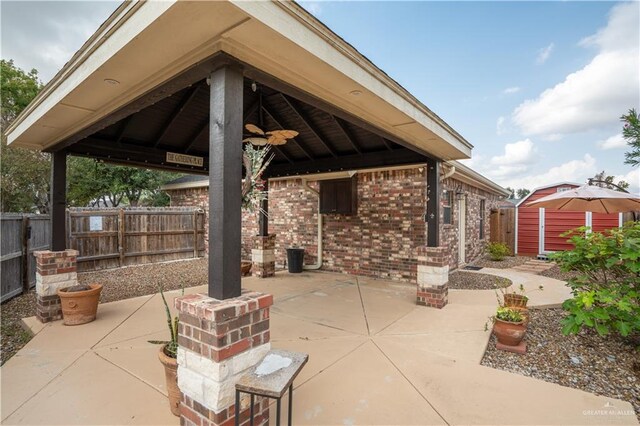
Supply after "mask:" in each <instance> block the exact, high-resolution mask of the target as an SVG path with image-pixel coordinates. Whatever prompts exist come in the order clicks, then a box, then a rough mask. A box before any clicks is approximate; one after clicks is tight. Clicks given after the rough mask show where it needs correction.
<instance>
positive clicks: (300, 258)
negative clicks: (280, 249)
mask: <svg viewBox="0 0 640 426" xmlns="http://www.w3.org/2000/svg"><path fill="white" fill-rule="evenodd" d="M303 264H304V249H303V248H297V247H289V248H288V249H287V267H288V268H289V272H290V273H292V274H299V273H300V272H302V265H303Z"/></svg>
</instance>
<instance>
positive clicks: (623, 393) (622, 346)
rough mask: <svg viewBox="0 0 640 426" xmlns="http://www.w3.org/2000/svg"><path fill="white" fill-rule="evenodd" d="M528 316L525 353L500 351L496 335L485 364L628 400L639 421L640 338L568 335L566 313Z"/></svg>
mask: <svg viewBox="0 0 640 426" xmlns="http://www.w3.org/2000/svg"><path fill="white" fill-rule="evenodd" d="M529 312H530V315H531V322H530V323H529V329H528V331H527V335H526V337H525V341H526V342H527V353H526V355H517V354H512V353H509V352H504V351H499V350H497V349H496V348H495V336H491V340H490V342H489V346H488V347H487V351H486V352H485V354H484V358H483V359H482V365H485V366H489V367H493V368H497V369H500V370H506V371H510V372H512V373H518V374H522V375H524V376H530V377H535V378H537V379H541V380H544V381H547V382H552V383H557V384H559V385H562V386H568V387H571V388H575V389H581V390H584V391H586V392H591V393H594V394H597V395H602V396H607V397H610V398H616V399H621V400H624V401H628V402H630V403H631V404H632V405H633V407H634V409H635V413H636V416H638V418H639V419H640V336H638V335H637V336H634V337H632V338H627V339H623V338H621V337H618V336H613V335H609V336H605V337H601V336H599V335H598V334H597V333H596V332H595V331H593V330H586V329H585V330H582V331H581V332H580V333H579V334H578V335H571V336H564V335H563V334H562V326H561V324H560V321H561V320H562V318H563V317H564V315H565V312H564V311H563V310H562V309H559V308H557V309H531V310H529ZM593 409H594V410H599V409H604V408H603V407H593Z"/></svg>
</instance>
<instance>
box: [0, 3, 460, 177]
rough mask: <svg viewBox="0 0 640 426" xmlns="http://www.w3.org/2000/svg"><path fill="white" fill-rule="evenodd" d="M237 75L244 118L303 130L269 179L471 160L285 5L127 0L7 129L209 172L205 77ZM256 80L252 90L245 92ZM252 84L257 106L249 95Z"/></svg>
mask: <svg viewBox="0 0 640 426" xmlns="http://www.w3.org/2000/svg"><path fill="white" fill-rule="evenodd" d="M225 65H232V66H238V67H240V68H241V69H242V71H243V74H244V78H245V90H244V100H243V104H244V120H245V122H251V123H254V124H258V123H259V122H260V121H261V118H260V115H262V125H263V126H264V127H265V128H267V129H277V128H291V129H295V130H297V131H299V132H300V135H299V136H298V137H297V138H296V139H295V140H292V141H289V142H288V143H287V144H286V145H284V146H282V147H280V148H278V149H276V150H275V151H276V158H275V160H274V162H273V163H272V168H271V169H270V175H272V176H281V175H291V174H301V173H309V172H317V171H329V170H341V169H348V168H350V167H352V166H354V165H357V166H359V167H381V166H390V165H394V164H409V163H418V162H423V161H424V159H425V158H427V157H431V158H436V159H442V160H451V159H461V158H468V157H469V156H470V154H471V147H472V146H471V145H470V144H469V143H468V142H467V141H466V140H465V139H464V138H463V137H462V136H460V135H459V134H458V133H457V132H456V131H455V130H453V129H452V128H451V127H450V126H448V125H447V124H446V123H445V122H444V121H443V120H441V119H440V118H439V117H438V116H436V115H435V114H434V113H433V112H431V111H430V110H429V109H428V108H427V107H426V106H424V105H423V104H422V103H420V102H419V101H418V100H417V99H415V98H414V97H413V96H412V95H411V94H409V93H408V92H407V91H406V90H405V89H403V88H402V87H401V86H400V85H398V84H397V83H396V82H395V81H393V80H392V79H391V78H389V77H388V76H387V75H386V74H384V73H383V72H382V71H381V70H380V69H378V68H377V67H375V66H374V65H373V64H372V63H371V62H370V61H368V60H367V59H366V58H365V57H364V56H362V55H361V54H360V53H358V52H357V51H356V50H355V49H354V48H353V47H352V46H350V45H348V44H347V43H346V42H345V41H344V40H342V39H340V38H339V37H338V36H336V35H335V34H334V33H333V32H331V31H330V30H329V29H328V28H327V27H325V26H324V25H322V24H321V23H320V22H319V21H318V20H317V19H315V18H314V17H313V16H311V15H310V14H308V13H307V12H306V11H305V10H304V9H302V8H301V7H300V6H298V5H297V4H295V3H293V2H243V1H238V2H236V1H221V2H171V1H165V2H133V3H130V2H126V3H123V4H122V5H121V6H120V7H119V8H118V9H117V10H116V11H115V12H114V13H113V14H112V15H111V17H110V18H109V19H108V20H107V21H106V22H105V23H104V24H103V25H102V26H101V27H100V28H99V29H98V31H97V32H96V34H94V35H93V36H92V37H91V38H90V39H89V40H88V41H87V42H86V43H85V45H84V46H83V47H82V48H81V49H80V51H78V52H77V53H76V55H74V57H73V58H72V59H71V60H70V61H69V62H68V63H67V64H66V65H65V67H64V68H63V69H62V70H61V71H60V72H59V73H58V74H57V75H56V76H55V77H54V78H53V79H52V81H51V82H49V84H47V86H46V87H45V88H44V89H43V91H42V92H41V93H40V94H39V95H38V97H37V98H36V99H35V100H34V101H33V102H32V103H31V104H30V105H29V107H27V108H26V109H25V111H24V112H23V114H21V115H20V116H19V117H18V118H17V119H16V120H15V121H14V123H13V124H12V125H11V126H10V127H9V128H8V129H7V135H8V140H9V142H10V143H11V144H13V145H16V146H23V147H29V148H33V149H39V150H48V151H57V150H60V149H66V150H67V151H68V152H70V153H72V154H77V155H88V156H91V157H96V158H102V159H105V160H107V161H113V162H118V163H125V164H134V165H145V166H148V167H161V168H167V169H178V170H185V171H189V172H192V173H203V174H204V173H207V172H208V171H207V165H208V163H207V161H206V158H205V159H204V161H203V166H202V167H200V168H199V167H198V166H193V165H191V166H185V165H176V164H169V163H167V162H166V153H167V152H174V153H178V154H188V155H193V156H199V157H203V158H204V157H206V156H207V155H208V132H207V128H208V121H209V112H208V96H209V90H208V88H207V86H206V85H207V82H206V77H207V76H208V74H209V73H210V72H211V71H212V70H214V69H216V68H218V67H220V66H225ZM254 82H256V86H257V88H258V90H257V91H255V92H254V91H253V90H252V86H253V83H254ZM259 93H262V95H263V96H262V99H263V101H262V107H260V106H259V105H260V104H259V102H258V96H259Z"/></svg>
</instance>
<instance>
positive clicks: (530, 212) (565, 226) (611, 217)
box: [516, 182, 622, 256]
mask: <svg viewBox="0 0 640 426" xmlns="http://www.w3.org/2000/svg"><path fill="white" fill-rule="evenodd" d="M580 185H581V184H579V183H573V182H561V183H555V184H553V185H547V186H542V187H540V188H536V189H534V190H533V191H532V192H531V193H530V194H529V195H527V196H526V197H524V198H523V199H522V200H520V201H519V202H518V204H517V205H516V254H518V255H522V256H538V255H544V254H547V253H550V252H554V251H560V250H567V249H571V248H572V245H571V244H569V243H567V239H566V238H565V237H561V236H560V235H561V234H563V233H564V232H566V231H568V230H570V229H573V228H577V227H579V226H590V227H591V228H592V229H593V230H594V231H598V232H602V231H604V230H605V229H610V228H615V227H618V226H621V225H622V213H620V214H618V213H612V214H603V213H591V212H570V211H557V210H549V209H544V208H538V207H527V204H528V203H530V202H532V201H535V200H537V199H539V198H542V197H545V196H547V195H550V194H554V193H556V192H562V191H566V190H568V189H572V188H577V187H579V186H580Z"/></svg>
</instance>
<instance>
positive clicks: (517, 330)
mask: <svg viewBox="0 0 640 426" xmlns="http://www.w3.org/2000/svg"><path fill="white" fill-rule="evenodd" d="M490 321H492V322H493V334H495V335H496V339H498V342H499V343H502V344H503V345H507V346H518V345H519V344H520V342H521V341H522V339H524V335H525V334H526V332H527V329H526V327H525V326H524V317H523V315H522V313H521V312H520V311H519V310H517V309H514V308H510V307H507V306H499V307H498V309H497V310H496V314H495V315H493V316H492V317H491V318H490ZM485 329H488V327H487V324H485Z"/></svg>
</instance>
